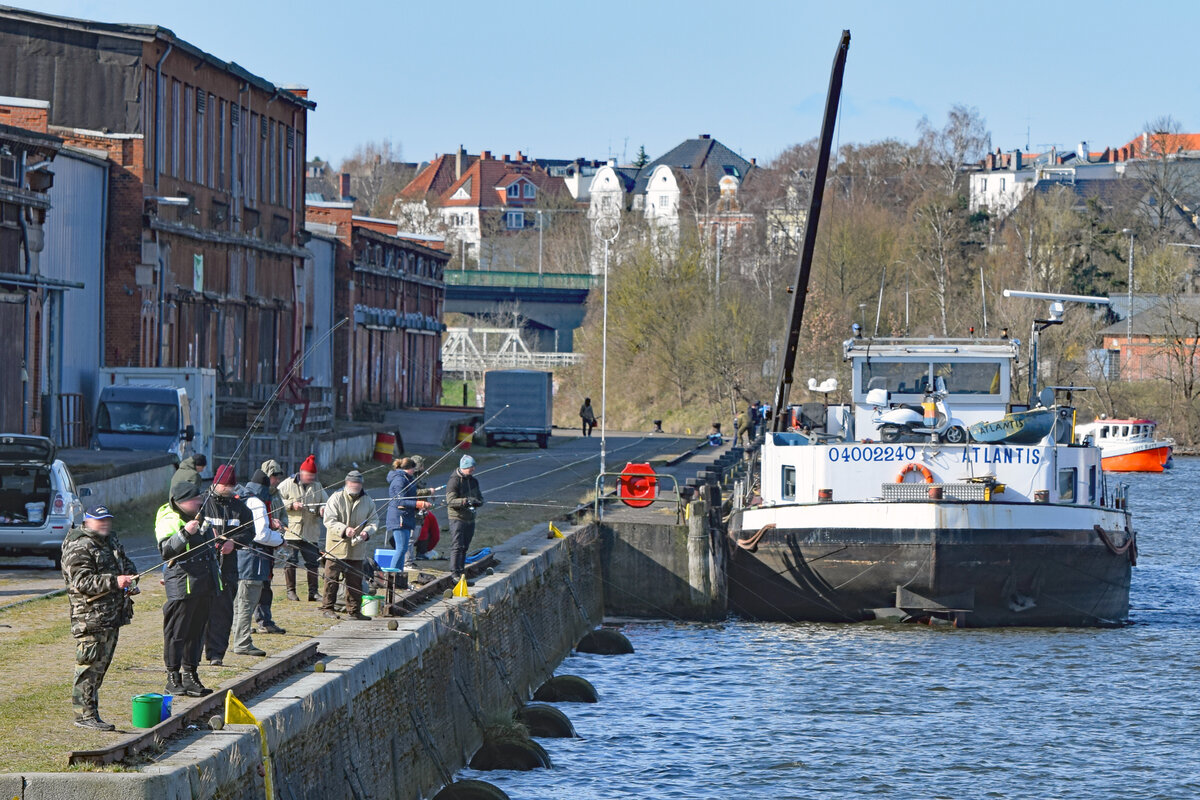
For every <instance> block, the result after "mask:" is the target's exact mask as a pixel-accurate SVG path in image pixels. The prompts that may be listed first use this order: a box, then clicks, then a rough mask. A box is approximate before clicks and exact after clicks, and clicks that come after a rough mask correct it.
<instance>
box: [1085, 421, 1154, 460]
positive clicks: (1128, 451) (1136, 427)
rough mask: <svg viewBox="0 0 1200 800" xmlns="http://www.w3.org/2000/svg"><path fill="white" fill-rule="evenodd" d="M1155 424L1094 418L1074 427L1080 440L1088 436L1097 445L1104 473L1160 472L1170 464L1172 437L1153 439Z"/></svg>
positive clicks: (1151, 422)
mask: <svg viewBox="0 0 1200 800" xmlns="http://www.w3.org/2000/svg"><path fill="white" fill-rule="evenodd" d="M1156 427H1157V424H1156V423H1155V422H1154V421H1153V420H1148V419H1098V420H1096V421H1095V422H1091V423H1088V424H1087V425H1079V426H1078V427H1076V428H1075V433H1076V436H1077V437H1079V438H1080V439H1082V438H1084V437H1086V436H1090V437H1092V441H1093V443H1094V444H1095V445H1096V447H1099V448H1100V464H1101V466H1102V467H1103V468H1104V470H1105V471H1107V472H1162V471H1163V470H1164V469H1167V468H1168V467H1170V466H1171V453H1172V450H1173V448H1174V447H1175V440H1174V439H1155V438H1154V429H1155V428H1156Z"/></svg>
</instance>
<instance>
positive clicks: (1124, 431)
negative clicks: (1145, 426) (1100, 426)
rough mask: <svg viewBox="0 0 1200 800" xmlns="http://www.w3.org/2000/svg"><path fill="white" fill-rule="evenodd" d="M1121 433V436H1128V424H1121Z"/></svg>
mask: <svg viewBox="0 0 1200 800" xmlns="http://www.w3.org/2000/svg"><path fill="white" fill-rule="evenodd" d="M1121 435H1122V436H1128V435H1129V426H1128V425H1122V426H1121Z"/></svg>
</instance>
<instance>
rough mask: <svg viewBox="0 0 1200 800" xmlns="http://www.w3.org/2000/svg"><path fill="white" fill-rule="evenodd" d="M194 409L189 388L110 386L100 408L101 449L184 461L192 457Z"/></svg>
mask: <svg viewBox="0 0 1200 800" xmlns="http://www.w3.org/2000/svg"><path fill="white" fill-rule="evenodd" d="M195 435H196V430H195V428H194V427H192V421H191V408H190V404H189V403H188V394H187V390H186V389H167V388H158V387H152V386H106V387H104V388H103V389H101V390H100V403H99V405H98V406H97V407H96V445H97V447H99V448H100V449H101V450H157V451H159V452H162V453H172V454H174V455H175V457H176V458H177V459H179V460H180V461H182V460H183V459H185V458H187V457H188V456H190V455H192V439H193V438H195Z"/></svg>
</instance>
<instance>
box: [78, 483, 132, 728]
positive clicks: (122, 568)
mask: <svg viewBox="0 0 1200 800" xmlns="http://www.w3.org/2000/svg"><path fill="white" fill-rule="evenodd" d="M111 529H112V514H110V513H108V509H107V508H105V507H104V506H91V507H90V508H88V510H87V512H86V513H85V514H84V517H83V527H82V528H72V529H71V531H70V532H69V533H68V534H67V536H66V539H64V540H63V546H62V571H63V578H65V579H66V582H67V597H68V599H69V600H70V601H71V635H72V636H74V637H75V665H76V666H75V688H74V689H73V691H72V692H71V702H72V704H73V705H74V706H75V724H76V725H78V726H79V727H81V728H88V729H90V730H96V731H111V730H113V729H114V726H113V725H110V724H108V723H107V722H105V721H104V720H102V719H100V706H99V693H100V684H101V683H102V682H103V681H104V674H105V673H106V672H108V665H109V664H111V663H112V658H113V653H114V652H115V651H116V649H117V635H118V633H119V632H120V629H121V626H122V625H127V624H129V622H130V621H132V620H133V600H132V599H131V598H130V594H131V593H133V592H136V591H137V589H136V586H135V585H134V584H135V582H136V581H137V567H135V566H134V565H133V562H132V561H130V560H129V557H128V556H126V555H125V549H124V548H123V547H121V542H120V541H119V540H118V539H117V537H116V535H115V534H113V533H111V532H110V531H111Z"/></svg>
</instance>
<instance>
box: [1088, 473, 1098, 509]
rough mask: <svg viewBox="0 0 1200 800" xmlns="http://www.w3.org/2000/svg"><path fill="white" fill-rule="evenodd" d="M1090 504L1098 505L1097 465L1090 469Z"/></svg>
mask: <svg viewBox="0 0 1200 800" xmlns="http://www.w3.org/2000/svg"><path fill="white" fill-rule="evenodd" d="M1088 504H1089V505H1096V465H1095V464H1092V465H1091V466H1090V467H1088Z"/></svg>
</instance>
